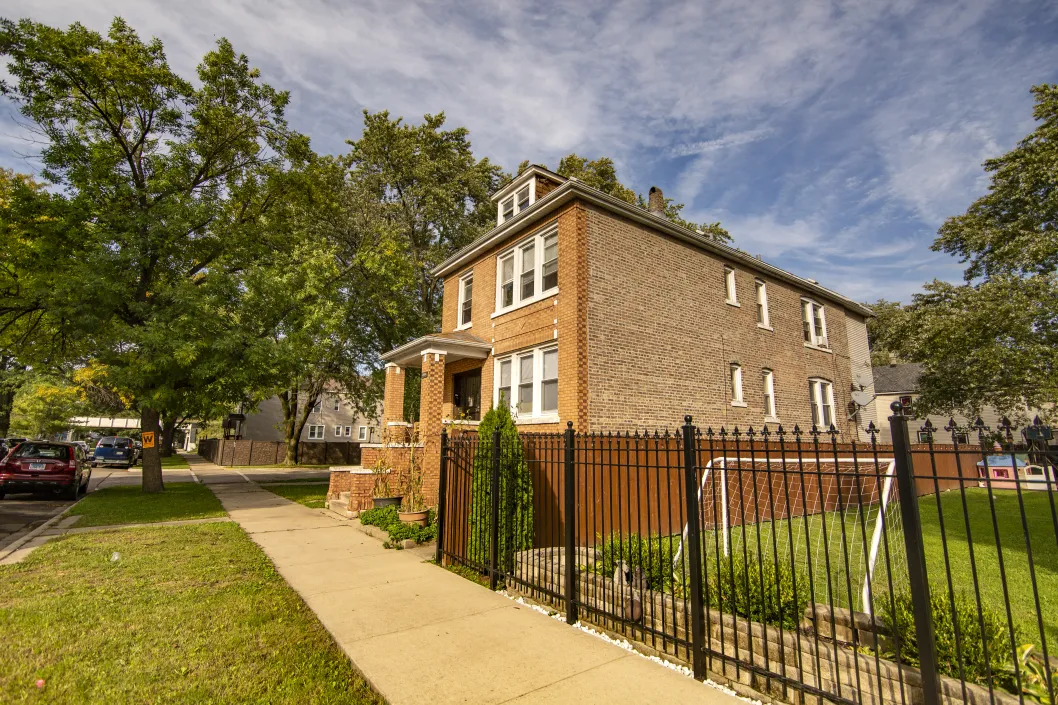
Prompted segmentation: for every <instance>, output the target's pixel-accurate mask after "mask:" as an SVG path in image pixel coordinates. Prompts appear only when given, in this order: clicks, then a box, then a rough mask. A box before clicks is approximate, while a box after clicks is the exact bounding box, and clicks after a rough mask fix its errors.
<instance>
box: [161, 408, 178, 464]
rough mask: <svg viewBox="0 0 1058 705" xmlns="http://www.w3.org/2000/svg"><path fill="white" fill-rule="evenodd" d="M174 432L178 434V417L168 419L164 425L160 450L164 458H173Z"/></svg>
mask: <svg viewBox="0 0 1058 705" xmlns="http://www.w3.org/2000/svg"><path fill="white" fill-rule="evenodd" d="M174 432H176V417H175V416H173V417H170V418H166V419H165V423H163V424H162V439H161V441H162V442H161V447H160V448H159V450H160V451H161V454H162V457H163V458H171V457H172V456H173V433H174Z"/></svg>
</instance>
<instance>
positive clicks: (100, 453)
mask: <svg viewBox="0 0 1058 705" xmlns="http://www.w3.org/2000/svg"><path fill="white" fill-rule="evenodd" d="M135 462H136V448H135V447H134V446H133V444H132V439H131V438H125V437H124V436H103V437H102V438H100V439H99V443H97V444H96V449H95V452H94V453H93V455H92V467H95V466H96V465H102V466H104V467H105V466H107V465H120V466H124V468H125V469H126V470H127V469H129V468H131V467H132V466H133V464H134V463H135Z"/></svg>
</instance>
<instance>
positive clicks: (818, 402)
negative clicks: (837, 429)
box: [808, 379, 834, 430]
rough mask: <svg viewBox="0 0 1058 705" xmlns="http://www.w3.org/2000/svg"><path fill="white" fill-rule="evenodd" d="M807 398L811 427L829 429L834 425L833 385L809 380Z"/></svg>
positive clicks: (822, 380) (827, 382)
mask: <svg viewBox="0 0 1058 705" xmlns="http://www.w3.org/2000/svg"><path fill="white" fill-rule="evenodd" d="M808 398H809V400H810V401H811V402H812V425H813V426H819V427H821V428H822V429H823V430H826V429H828V428H830V426H831V425H832V424H833V423H834V385H833V384H831V383H830V382H829V381H828V380H825V379H810V380H808Z"/></svg>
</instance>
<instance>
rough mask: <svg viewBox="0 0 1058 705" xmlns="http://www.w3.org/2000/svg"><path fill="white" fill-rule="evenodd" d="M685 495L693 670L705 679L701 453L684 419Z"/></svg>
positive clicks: (687, 419) (699, 677)
mask: <svg viewBox="0 0 1058 705" xmlns="http://www.w3.org/2000/svg"><path fill="white" fill-rule="evenodd" d="M683 420H684V424H683V470H684V494H685V496H686V501H687V541H686V543H685V545H686V546H687V563H688V570H689V571H690V573H691V575H690V582H691V595H690V597H691V671H692V672H693V673H694V677H695V678H696V679H698V680H701V679H703V678H705V632H704V630H705V609H704V603H703V601H702V542H701V524H700V521H699V516H698V510H699V507H698V452H697V448H696V443H695V434H694V425H693V424H692V423H691V422H692V421H693V419H692V418H691V417H690V415H688V416H685V417H683Z"/></svg>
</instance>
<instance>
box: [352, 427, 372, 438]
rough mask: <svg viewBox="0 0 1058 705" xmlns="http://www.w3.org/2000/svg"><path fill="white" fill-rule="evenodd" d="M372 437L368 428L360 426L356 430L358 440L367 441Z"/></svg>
mask: <svg viewBox="0 0 1058 705" xmlns="http://www.w3.org/2000/svg"><path fill="white" fill-rule="evenodd" d="M370 437H371V434H370V432H369V431H368V430H367V426H360V427H359V428H357V429H356V440H358V441H366V440H367V439H368V438H370Z"/></svg>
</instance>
